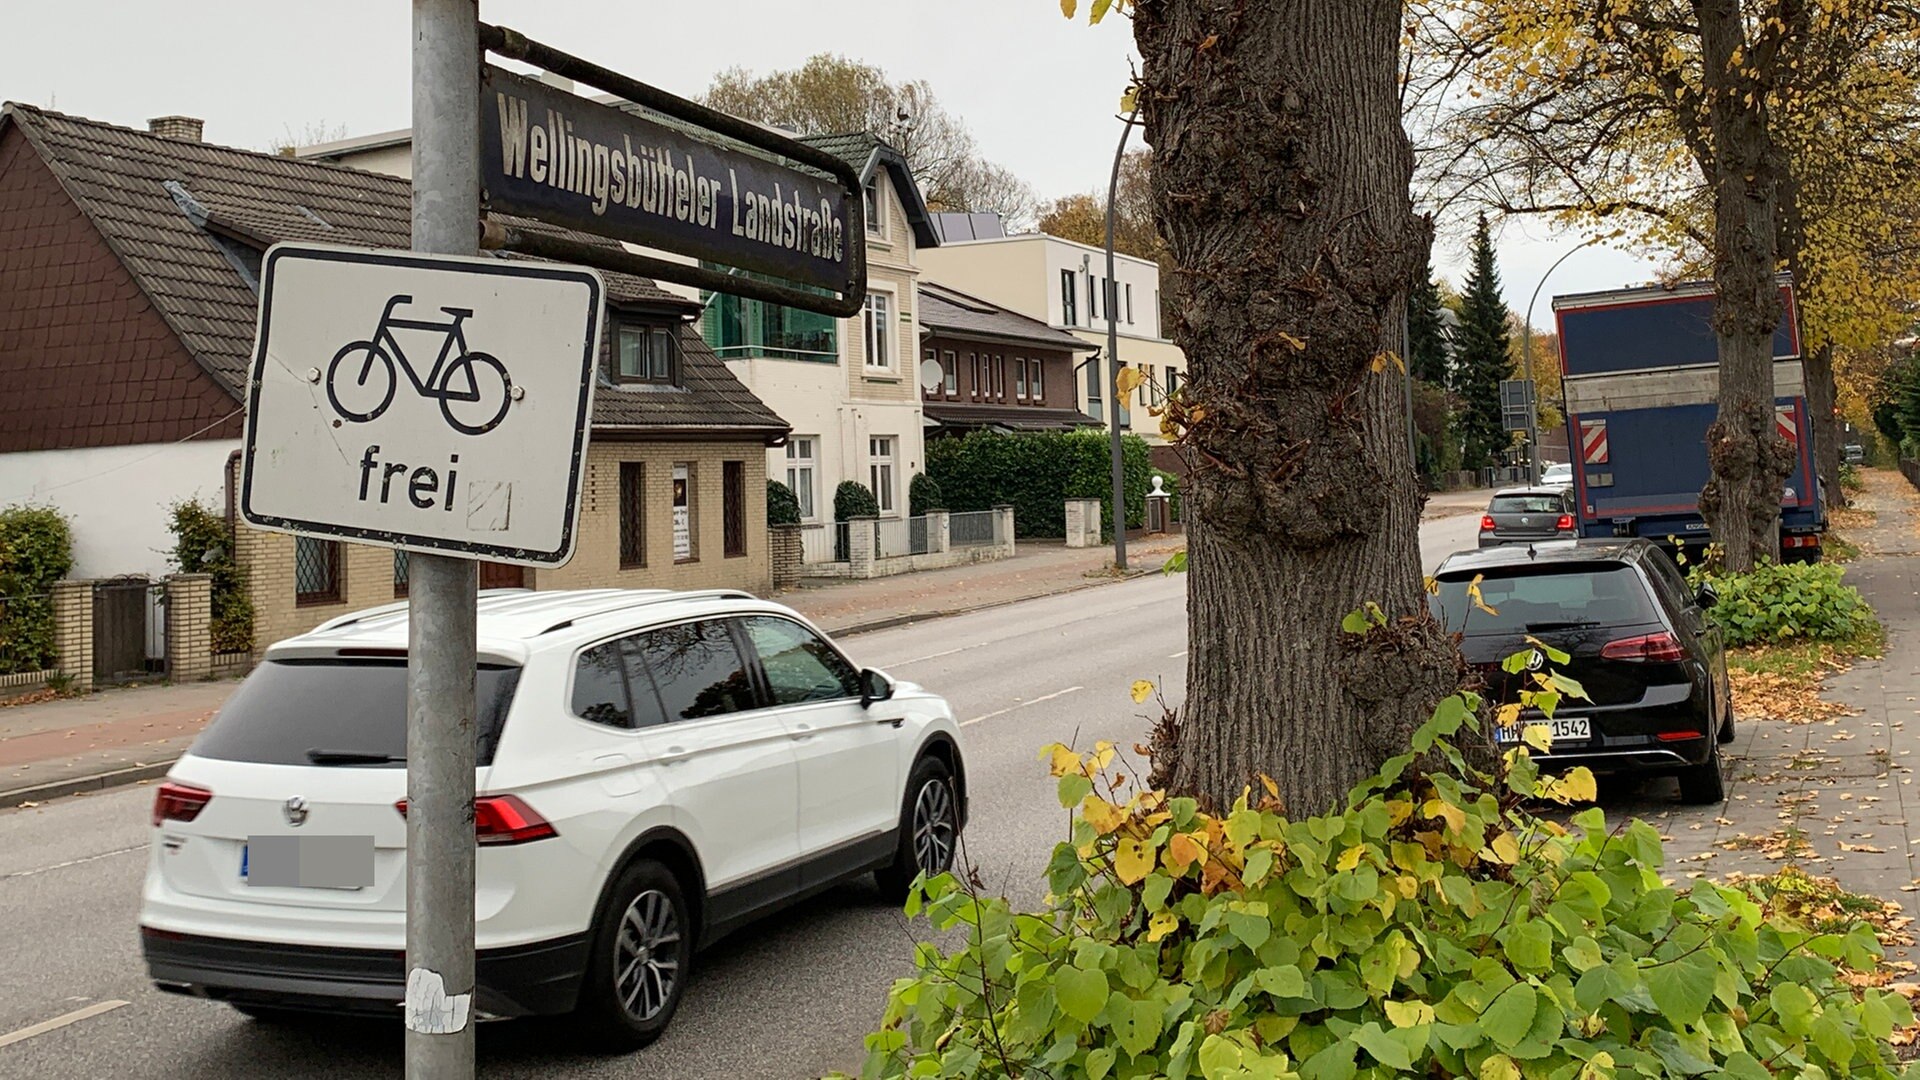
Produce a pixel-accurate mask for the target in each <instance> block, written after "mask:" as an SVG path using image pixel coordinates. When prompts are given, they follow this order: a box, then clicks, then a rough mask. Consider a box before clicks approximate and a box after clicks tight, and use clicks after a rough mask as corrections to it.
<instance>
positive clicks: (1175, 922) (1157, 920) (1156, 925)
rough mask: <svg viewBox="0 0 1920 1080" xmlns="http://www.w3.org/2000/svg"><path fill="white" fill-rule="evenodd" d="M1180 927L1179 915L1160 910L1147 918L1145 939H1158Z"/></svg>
mask: <svg viewBox="0 0 1920 1080" xmlns="http://www.w3.org/2000/svg"><path fill="white" fill-rule="evenodd" d="M1178 929H1180V916H1178V915H1175V914H1174V913H1173V912H1171V911H1161V912H1157V913H1155V914H1154V916H1153V918H1151V919H1148V920H1147V940H1148V941H1159V940H1160V939H1161V938H1163V937H1166V936H1167V935H1168V934H1171V933H1173V932H1174V931H1175V930H1178Z"/></svg>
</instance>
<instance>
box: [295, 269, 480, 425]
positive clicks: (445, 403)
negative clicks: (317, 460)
mask: <svg viewBox="0 0 1920 1080" xmlns="http://www.w3.org/2000/svg"><path fill="white" fill-rule="evenodd" d="M411 303H413V297H411V296H404V295H399V294H395V295H393V296H390V297H388V298H387V304H386V307H384V308H382V309H381V311H380V322H379V325H377V326H375V327H374V328H373V336H372V337H370V338H364V339H362V340H360V341H354V342H349V343H348V344H346V345H342V346H340V351H339V352H337V353H334V354H333V362H332V363H330V364H328V365H327V400H328V401H329V402H331V403H332V404H333V411H334V412H336V413H339V414H340V416H341V417H342V418H344V419H347V420H351V421H353V422H354V423H367V422H369V421H373V420H377V419H379V418H380V415H381V414H382V413H384V412H386V411H387V406H389V405H392V404H393V395H394V392H395V391H396V390H397V389H399V377H398V374H396V371H395V368H396V366H397V367H398V369H399V372H404V373H405V374H406V376H407V381H408V382H409V383H411V384H413V389H414V392H415V393H417V394H419V395H420V396H421V397H423V398H432V399H434V400H436V401H438V402H439V403H440V414H441V415H442V416H444V417H446V419H447V426H448V427H451V428H452V429H453V430H455V431H458V432H460V433H461V434H463V435H484V434H486V433H487V432H489V431H492V430H493V429H494V428H496V427H498V426H499V425H500V421H501V420H504V419H506V415H507V406H508V405H510V404H512V401H513V397H514V385H513V379H512V378H511V377H510V376H508V374H507V366H506V365H505V364H502V363H501V362H500V361H499V359H498V358H496V357H493V356H490V355H488V354H487V353H483V352H475V351H472V350H470V349H468V348H467V335H466V331H465V329H464V324H465V323H466V321H467V320H468V319H470V318H472V317H473V309H472V308H460V307H443V308H441V309H440V310H441V311H442V312H444V313H445V314H447V315H448V316H449V317H451V319H452V321H451V322H426V321H423V320H419V319H400V318H395V317H394V309H396V308H399V307H402V306H405V305H407V304H411ZM395 330H426V331H433V332H439V333H444V334H445V335H446V336H445V337H444V338H443V339H442V340H441V343H440V355H439V356H438V357H436V358H435V359H434V361H433V367H432V368H431V369H429V370H428V372H427V374H426V375H425V376H424V377H423V376H422V375H421V374H420V372H419V370H418V369H417V368H415V367H414V366H413V362H412V361H411V360H409V359H407V354H406V350H404V349H402V348H401V347H400V340H399V339H398V338H396V337H394V335H393V332H394V331H395Z"/></svg>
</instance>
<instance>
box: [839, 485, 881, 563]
mask: <svg viewBox="0 0 1920 1080" xmlns="http://www.w3.org/2000/svg"><path fill="white" fill-rule="evenodd" d="M879 513H880V500H878V499H876V498H874V497H873V492H872V491H871V490H869V489H868V487H867V485H865V484H863V483H861V482H860V481H858V480H842V481H840V486H839V487H837V488H835V489H833V520H835V521H849V520H851V519H853V518H857V517H874V516H876V515H878V514H879ZM848 535H849V534H848V531H847V529H835V530H833V558H834V561H836V562H846V561H847V558H848V557H849V556H850V555H851V554H852V553H851V552H850V551H849V549H848V545H849V544H850V543H851V541H850V540H849V539H848Z"/></svg>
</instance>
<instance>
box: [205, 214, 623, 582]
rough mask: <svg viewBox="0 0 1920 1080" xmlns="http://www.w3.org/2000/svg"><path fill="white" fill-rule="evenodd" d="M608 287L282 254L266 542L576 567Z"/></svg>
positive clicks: (272, 327)
mask: <svg viewBox="0 0 1920 1080" xmlns="http://www.w3.org/2000/svg"><path fill="white" fill-rule="evenodd" d="M603 295H604V292H603V286H602V284H601V281H600V276H599V275H598V274H596V273H595V272H593V271H592V270H586V269H582V268H579V267H572V266H556V265H550V264H543V263H533V262H526V261H519V260H511V261H510V260H504V259H484V258H482V259H475V258H456V257H451V256H442V255H420V254H414V253H410V252H404V251H374V250H362V249H352V248H338V247H323V246H318V245H306V244H277V245H275V246H274V247H273V248H271V249H270V250H268V252H267V254H266V258H265V260H264V262H263V265H262V272H261V283H260V319H259V327H258V331H257V336H256V339H255V344H254V355H253V365H252V370H251V371H250V373H249V377H248V386H247V423H246V439H245V449H244V456H243V471H242V477H241V486H240V500H239V501H240V513H241V516H242V517H243V518H245V519H246V521H247V523H248V524H250V525H253V526H255V527H257V528H261V529H269V530H273V531H277V532H290V533H296V534H302V535H310V536H327V537H336V538H339V539H342V540H355V541H360V542H363V543H369V544H377V545H381V546H385V547H394V548H404V549H407V550H410V551H423V552H431V553H435V554H442V555H454V556H465V557H469V558H484V559H489V560H492V561H495V562H505V563H515V564H519V565H524V566H558V565H561V564H563V563H565V562H566V561H567V559H568V558H570V557H571V556H572V554H573V547H574V541H575V536H576V532H577V529H576V523H577V521H578V517H579V509H580V482H581V476H582V472H583V467H584V464H585V461H586V447H587V428H588V423H589V419H590V417H591V416H592V411H593V387H594V382H595V378H594V365H595V362H596V360H597V358H598V357H599V353H600V335H601V329H602V328H601V323H602V309H603V304H602V297H603Z"/></svg>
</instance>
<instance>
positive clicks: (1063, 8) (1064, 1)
mask: <svg viewBox="0 0 1920 1080" xmlns="http://www.w3.org/2000/svg"><path fill="white" fill-rule="evenodd" d="M1077 6H1078V5H1077V3H1076V0H1060V14H1062V15H1065V16H1066V17H1067V18H1069V19H1071V18H1073V11H1074V8H1075V7H1077Z"/></svg>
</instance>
